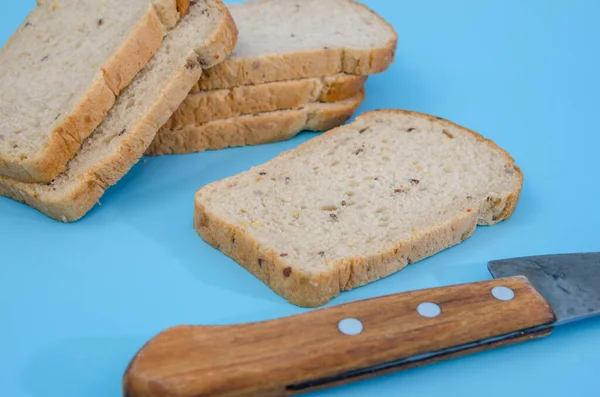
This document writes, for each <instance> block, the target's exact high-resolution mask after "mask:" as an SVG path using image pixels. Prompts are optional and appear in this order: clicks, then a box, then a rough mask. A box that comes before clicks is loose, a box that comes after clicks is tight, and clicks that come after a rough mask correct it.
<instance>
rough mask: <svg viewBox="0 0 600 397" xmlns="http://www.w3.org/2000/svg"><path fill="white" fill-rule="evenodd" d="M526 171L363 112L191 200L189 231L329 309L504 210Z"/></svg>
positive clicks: (503, 215) (475, 143)
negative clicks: (347, 293) (340, 298)
mask: <svg viewBox="0 0 600 397" xmlns="http://www.w3.org/2000/svg"><path fill="white" fill-rule="evenodd" d="M522 183H523V174H522V172H521V170H520V169H519V168H518V167H517V166H516V165H515V162H514V160H513V158H512V157H511V156H510V155H509V153H507V152H506V151H505V150H503V149H501V148H500V147H498V146H497V145H496V144H495V143H494V142H492V141H490V140H487V139H485V138H483V137H482V136H481V135H479V134H477V133H475V132H472V131H470V130H468V129H466V128H463V127H461V126H458V125H456V124H453V123H452V122H450V121H447V120H442V119H440V118H436V117H432V116H429V115H425V114H420V113H412V112H407V111H400V110H382V111H373V112H368V113H365V114H363V115H361V116H359V117H357V118H356V119H355V121H353V122H352V123H350V124H346V125H344V126H341V127H338V128H335V129H332V130H330V131H328V132H326V133H324V134H321V135H319V136H318V137H316V138H314V139H311V140H309V141H308V142H306V143H304V144H301V145H299V146H298V147H297V148H296V149H293V150H290V151H288V152H285V153H283V154H281V155H279V156H277V157H276V158H274V159H272V160H271V161H269V162H267V163H265V164H262V165H260V166H256V167H252V168H251V169H249V170H248V171H245V172H243V173H240V174H238V175H235V176H232V177H229V178H226V179H223V180H220V181H217V182H214V183H211V184H209V185H207V186H204V187H202V188H200V189H199V190H198V192H197V193H196V196H195V215H194V227H195V229H196V231H197V232H198V234H199V235H200V236H201V237H202V238H203V239H204V240H205V241H206V242H207V243H208V244H210V245H211V246H213V247H215V248H217V249H219V250H221V251H222V252H223V253H224V254H226V255H228V256H229V257H231V258H232V259H234V260H235V261H237V262H238V263H239V264H240V265H242V266H243V267H244V268H246V269H247V270H248V271H249V272H250V273H252V274H253V275H255V276H256V277H257V278H259V279H260V280H262V281H263V282H264V283H265V284H266V285H267V286H269V287H270V288H271V289H272V290H273V291H275V292H276V293H278V294H279V295H281V296H282V297H284V298H285V299H287V300H289V302H291V303H293V304H296V305H299V306H305V307H316V306H320V305H323V304H325V303H327V302H328V301H329V300H331V299H332V298H333V297H335V296H337V295H338V294H339V293H340V292H341V291H345V290H350V289H352V288H355V287H358V286H361V285H365V284H368V283H371V282H374V281H376V280H378V279H381V278H383V277H386V276H388V275H391V274H393V273H395V272H397V271H399V270H401V269H402V268H404V267H405V266H406V265H407V264H409V263H415V262H417V261H420V260H422V259H424V258H427V257H430V256H432V255H434V254H436V253H439V252H440V251H442V250H444V249H447V248H449V247H451V246H454V245H456V244H459V243H460V242H462V241H463V240H465V239H467V238H468V237H470V236H471V235H472V233H473V232H474V230H475V228H476V226H477V225H478V224H479V225H493V224H496V223H498V222H500V221H502V220H505V219H507V218H508V217H509V216H511V215H512V213H513V211H514V210H515V208H516V205H517V202H518V199H519V196H520V192H521V186H522Z"/></svg>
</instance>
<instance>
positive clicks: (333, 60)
mask: <svg viewBox="0 0 600 397" xmlns="http://www.w3.org/2000/svg"><path fill="white" fill-rule="evenodd" d="M265 1H268V0H259V1H258V2H259V3H260V2H265ZM349 1H350V2H352V3H354V4H355V5H356V6H358V7H360V8H364V9H365V10H366V11H368V12H369V13H371V14H373V15H375V16H376V17H377V18H378V19H379V20H380V21H381V22H382V23H383V24H384V25H385V26H386V27H387V28H388V29H389V30H390V31H391V32H393V37H392V38H391V39H390V40H389V41H388V42H387V43H385V44H384V45H383V46H381V47H378V48H372V49H353V48H321V49H318V50H312V51H301V52H300V51H299V52H296V53H287V54H276V55H265V56H261V57H252V58H251V57H244V58H235V57H230V58H229V59H227V60H225V61H224V62H223V63H221V64H219V65H217V66H215V67H214V68H211V69H210V70H208V71H207V72H206V73H205V74H204V75H203V76H202V77H201V78H200V81H198V84H197V85H196V87H195V88H194V89H195V90H199V91H202V90H219V89H227V88H231V87H236V86H241V85H250V84H263V83H268V82H274V81H285V80H297V79H302V78H309V77H320V76H327V75H332V74H337V73H346V74H353V75H357V76H363V75H372V74H377V73H382V72H384V71H386V70H387V69H388V68H389V67H390V65H391V64H392V63H393V62H394V60H395V55H396V47H397V44H398V34H397V32H396V31H395V30H394V27H393V26H392V25H391V24H390V23H388V22H387V21H386V20H385V19H383V18H382V17H381V16H380V15H378V14H377V13H375V12H374V11H373V10H371V9H369V8H368V7H367V6H366V5H364V4H361V3H359V2H357V1H354V0H349Z"/></svg>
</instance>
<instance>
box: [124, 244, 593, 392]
mask: <svg viewBox="0 0 600 397" xmlns="http://www.w3.org/2000/svg"><path fill="white" fill-rule="evenodd" d="M488 270H489V271H490V273H491V274H492V276H493V280H486V281H481V282H475V283H467V284H458V285H452V286H447V287H438V288H431V289H422V290H415V291H410V292H405V293H399V294H392V295H387V296H382V297H377V298H372V299H366V300H361V301H356V302H352V303H348V304H343V305H339V306H333V307H328V308H323V309H317V310H314V311H311V312H307V313H304V314H299V315H295V316H290V317H284V318H280V319H275V320H269V321H262V322H255V323H247V324H239V325H232V326H193V325H189V326H177V327H173V328H169V329H167V330H165V331H163V332H162V333H160V334H158V335H157V336H155V337H154V338H152V339H151V340H150V341H149V342H148V343H146V345H144V346H143V347H142V348H141V349H140V350H139V351H138V352H137V354H136V355H135V357H133V359H132V360H131V362H130V363H129V366H128V368H127V369H126V371H125V374H124V376H123V383H122V387H123V394H124V395H125V396H126V397H171V396H173V397H175V396H177V397H255V396H260V397H280V396H291V395H298V394H304V393H308V392H312V391H315V390H319V389H324V388H330V387H334V386H338V385H342V384H346V383H350V382H354V381H358V380H361V379H366V378H369V377H374V376H378V375H382V374H386V373H391V372H395V371H400V370H405V369H408V368H412V367H417V366H421V365H425V364H430V363H434V362H436V361H441V360H447V359H451V358H454V357H459V356H464V355H467V354H472V353H476V352H479V351H483V350H488V349H492V348H498V347H502V346H507V345H511V344H516V343H520V342H525V341H529V340H533V339H536V338H541V337H545V336H548V335H549V334H550V333H551V332H552V330H553V329H554V328H555V327H556V326H560V325H562V324H565V323H568V322H572V321H576V320H583V319H586V318H589V317H592V316H596V315H598V314H600V252H593V253H577V254H556V255H541V256H530V257H521V258H511V259H503V260H494V261H491V262H489V263H488Z"/></svg>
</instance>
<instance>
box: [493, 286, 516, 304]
mask: <svg viewBox="0 0 600 397" xmlns="http://www.w3.org/2000/svg"><path fill="white" fill-rule="evenodd" d="M492 295H493V296H494V298H496V299H498V300H500V301H509V300H512V299H513V298H514V297H515V292H514V291H513V290H512V289H510V288H508V287H502V286H499V287H494V288H492Z"/></svg>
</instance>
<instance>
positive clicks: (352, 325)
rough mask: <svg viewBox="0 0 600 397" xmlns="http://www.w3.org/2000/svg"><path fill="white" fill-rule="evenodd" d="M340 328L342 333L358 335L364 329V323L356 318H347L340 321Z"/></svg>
mask: <svg viewBox="0 0 600 397" xmlns="http://www.w3.org/2000/svg"><path fill="white" fill-rule="evenodd" d="M338 328H339V330H340V332H341V333H342V334H346V335H358V334H360V333H361V332H362V331H363V324H362V323H361V322H360V320H357V319H355V318H345V319H343V320H342V321H340V322H339V324H338Z"/></svg>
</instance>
